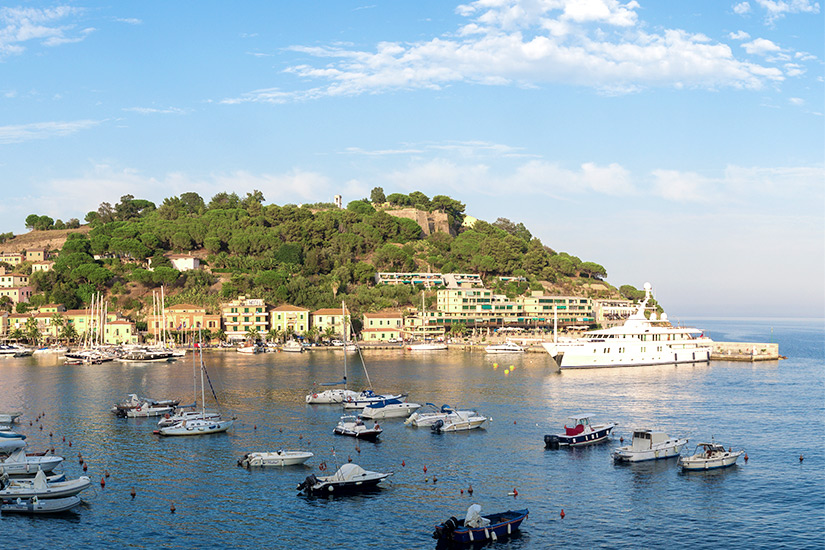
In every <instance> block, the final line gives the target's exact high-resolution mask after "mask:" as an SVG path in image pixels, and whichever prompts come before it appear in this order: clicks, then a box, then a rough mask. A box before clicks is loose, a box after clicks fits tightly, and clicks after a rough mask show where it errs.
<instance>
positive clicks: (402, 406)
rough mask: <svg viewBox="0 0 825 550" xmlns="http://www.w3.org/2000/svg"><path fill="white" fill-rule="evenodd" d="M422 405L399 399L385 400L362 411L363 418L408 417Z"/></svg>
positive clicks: (371, 404)
mask: <svg viewBox="0 0 825 550" xmlns="http://www.w3.org/2000/svg"><path fill="white" fill-rule="evenodd" d="M420 406H421V405H419V404H418V403H407V402H405V401H400V400H398V399H385V400H383V401H377V402H375V403H370V404H369V405H367V406H366V407H364V410H363V411H361V417H362V418H369V419H370V420H375V419H376V418H400V417H407V416H409V415H410V414H411V413H412V412H414V411H415V410H416V409H418V408H419V407H420Z"/></svg>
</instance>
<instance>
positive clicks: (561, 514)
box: [559, 508, 564, 519]
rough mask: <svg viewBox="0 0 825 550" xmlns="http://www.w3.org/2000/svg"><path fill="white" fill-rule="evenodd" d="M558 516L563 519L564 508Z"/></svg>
mask: <svg viewBox="0 0 825 550" xmlns="http://www.w3.org/2000/svg"><path fill="white" fill-rule="evenodd" d="M559 515H560V516H561V519H564V508H562V509H561V512H559Z"/></svg>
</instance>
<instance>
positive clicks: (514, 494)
mask: <svg viewBox="0 0 825 550" xmlns="http://www.w3.org/2000/svg"><path fill="white" fill-rule="evenodd" d="M513 496H514V497H517V496H518V489H516V488H515V487H513Z"/></svg>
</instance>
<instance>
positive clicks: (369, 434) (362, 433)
mask: <svg viewBox="0 0 825 550" xmlns="http://www.w3.org/2000/svg"><path fill="white" fill-rule="evenodd" d="M383 431H384V430H381V429H378V430H376V429H374V428H367V429H366V430H358V431H356V430H350V429H347V428H342V427H340V426H336V427H335V428H334V429H333V430H332V433H334V434H335V435H346V436H349V437H354V438H356V439H365V440H367V441H375V440H376V439H378V436H379V435H381V433H382V432H383Z"/></svg>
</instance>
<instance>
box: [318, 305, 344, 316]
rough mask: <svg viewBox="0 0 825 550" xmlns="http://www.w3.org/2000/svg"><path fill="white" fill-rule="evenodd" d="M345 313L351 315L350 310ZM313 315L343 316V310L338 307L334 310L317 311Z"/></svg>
mask: <svg viewBox="0 0 825 550" xmlns="http://www.w3.org/2000/svg"><path fill="white" fill-rule="evenodd" d="M345 311H346V314H347V315H349V310H348V309H347V310H345ZM312 314H313V315H341V310H340V309H338V308H337V307H334V308H330V307H328V308H324V309H318V310H315V311H313V312H312Z"/></svg>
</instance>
